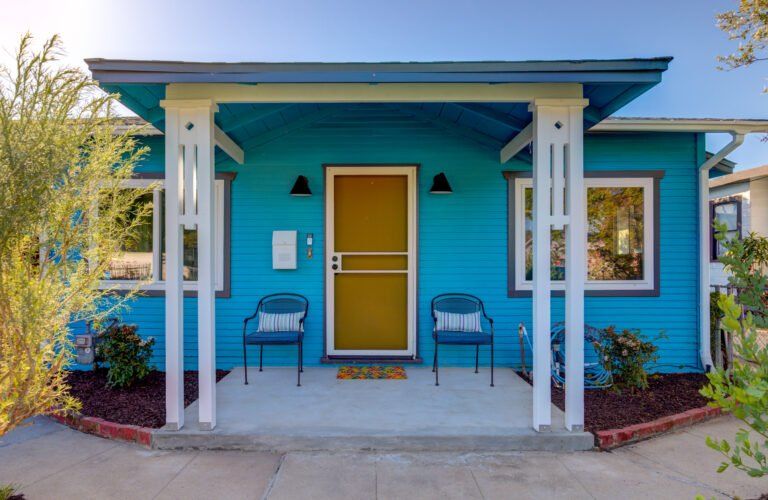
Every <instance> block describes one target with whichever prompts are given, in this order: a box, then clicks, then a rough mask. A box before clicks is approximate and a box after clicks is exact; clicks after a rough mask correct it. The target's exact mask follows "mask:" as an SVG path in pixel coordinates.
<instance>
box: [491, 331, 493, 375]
mask: <svg viewBox="0 0 768 500" xmlns="http://www.w3.org/2000/svg"><path fill="white" fill-rule="evenodd" d="M491 387H493V340H491Z"/></svg>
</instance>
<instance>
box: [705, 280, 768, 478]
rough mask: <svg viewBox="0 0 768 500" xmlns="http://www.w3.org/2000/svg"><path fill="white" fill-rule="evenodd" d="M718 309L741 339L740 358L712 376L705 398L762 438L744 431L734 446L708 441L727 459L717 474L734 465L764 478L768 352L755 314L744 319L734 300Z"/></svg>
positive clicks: (723, 302) (722, 302)
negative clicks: (754, 316)
mask: <svg viewBox="0 0 768 500" xmlns="http://www.w3.org/2000/svg"><path fill="white" fill-rule="evenodd" d="M718 305H719V306H720V309H721V310H722V311H723V313H724V315H725V316H724V318H723V319H722V325H723V328H725V329H726V330H728V331H730V332H733V333H734V335H735V336H736V337H737V340H738V341H737V342H734V349H735V351H736V353H737V354H738V358H737V362H735V363H734V365H733V367H730V368H729V369H728V370H723V369H722V368H719V369H717V370H715V371H713V372H710V373H708V374H707V378H708V379H709V385H707V386H706V387H704V388H703V389H702V390H701V394H702V395H704V396H705V397H707V398H709V399H710V400H712V401H711V402H710V406H713V407H716V408H721V409H723V411H726V412H729V413H732V414H733V416H735V417H736V418H738V419H739V420H741V421H742V422H744V423H745V424H746V425H747V426H748V427H749V428H750V429H752V430H753V431H755V432H756V433H757V434H759V435H760V436H762V438H761V440H759V441H758V440H752V439H751V438H750V432H749V431H748V430H746V429H743V428H742V429H739V431H738V432H737V433H736V436H735V438H734V443H733V444H731V443H730V442H729V441H728V440H726V439H721V440H716V439H713V438H711V437H707V446H709V447H710V448H712V449H713V450H715V451H718V452H720V453H721V454H722V455H723V456H725V457H726V459H727V460H726V461H724V462H722V463H721V464H720V467H719V468H718V469H717V472H723V471H724V470H726V469H727V468H728V467H730V466H731V465H733V467H735V468H736V469H738V470H741V471H744V472H746V473H747V474H748V475H749V476H751V477H762V476H764V475H766V474H768V457H766V455H768V349H767V348H766V347H761V346H760V345H759V343H758V342H757V330H756V328H755V323H754V319H753V316H752V313H747V314H746V316H742V314H741V307H740V306H739V305H738V304H737V303H736V300H735V299H734V297H733V296H731V295H723V296H721V297H720V300H719V301H718Z"/></svg>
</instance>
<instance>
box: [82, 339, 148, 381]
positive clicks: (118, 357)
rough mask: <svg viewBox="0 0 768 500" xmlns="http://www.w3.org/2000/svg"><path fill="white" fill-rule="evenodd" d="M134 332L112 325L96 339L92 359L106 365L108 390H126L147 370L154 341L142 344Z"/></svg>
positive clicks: (144, 375)
mask: <svg viewBox="0 0 768 500" xmlns="http://www.w3.org/2000/svg"><path fill="white" fill-rule="evenodd" d="M136 330H137V328H136V326H135V325H120V324H113V325H110V326H109V327H107V329H106V330H104V332H102V333H101V334H100V335H99V343H98V344H97V347H96V356H97V358H98V360H99V361H102V362H105V363H107V364H109V371H108V372H107V386H109V387H130V386H131V385H133V384H134V383H136V382H138V381H139V380H142V379H143V378H144V377H146V376H147V375H148V374H149V372H150V370H151V368H150V366H149V360H150V358H151V357H152V346H153V345H154V344H155V340H154V339H147V340H143V339H142V338H141V337H139V336H138V334H137V333H136Z"/></svg>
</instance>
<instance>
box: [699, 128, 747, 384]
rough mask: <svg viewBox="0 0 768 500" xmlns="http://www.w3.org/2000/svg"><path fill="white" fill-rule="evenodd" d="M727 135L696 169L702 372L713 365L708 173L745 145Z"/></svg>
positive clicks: (736, 135)
mask: <svg viewBox="0 0 768 500" xmlns="http://www.w3.org/2000/svg"><path fill="white" fill-rule="evenodd" d="M730 134H731V142H729V143H728V144H726V145H725V146H724V147H723V148H722V149H721V150H720V151H718V152H717V153H716V154H714V155H712V157H710V158H709V159H708V160H707V161H705V162H704V163H703V164H702V165H701V166H700V167H699V328H700V332H699V335H700V342H699V349H700V352H699V356H700V357H701V365H702V366H703V367H704V369H705V371H710V370H711V369H712V367H713V366H714V363H713V362H712V349H711V348H710V331H709V330H710V325H709V319H710V310H709V280H710V276H709V265H710V262H709V261H710V255H709V251H710V249H709V244H710V241H709V236H710V228H709V171H710V170H711V169H712V167H714V166H715V165H717V164H718V163H720V161H722V160H723V159H724V158H725V157H726V156H728V155H729V154H731V153H732V152H733V151H734V150H736V149H737V148H738V147H739V146H741V144H742V143H743V142H744V136H745V133H743V132H735V131H734V132H730Z"/></svg>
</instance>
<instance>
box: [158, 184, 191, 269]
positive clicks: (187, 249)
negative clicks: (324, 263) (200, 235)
mask: <svg viewBox="0 0 768 500" xmlns="http://www.w3.org/2000/svg"><path fill="white" fill-rule="evenodd" d="M160 199H161V200H162V203H163V206H165V190H163V191H161V196H160ZM160 234H161V238H162V243H161V245H160V248H161V258H162V263H163V269H162V278H161V279H162V280H163V281H165V265H166V264H165V218H164V217H163V218H161V222H160ZM183 260H184V269H183V271H182V272H183V274H184V281H197V229H184V251H183Z"/></svg>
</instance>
